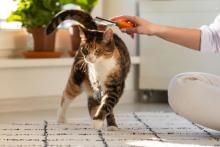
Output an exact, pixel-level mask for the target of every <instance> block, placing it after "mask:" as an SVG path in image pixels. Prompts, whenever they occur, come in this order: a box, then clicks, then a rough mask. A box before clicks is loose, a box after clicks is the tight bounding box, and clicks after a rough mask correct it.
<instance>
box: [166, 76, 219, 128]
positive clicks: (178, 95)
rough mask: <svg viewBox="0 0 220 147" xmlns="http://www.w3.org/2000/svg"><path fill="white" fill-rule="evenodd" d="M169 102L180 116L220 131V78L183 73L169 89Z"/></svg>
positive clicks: (173, 81)
mask: <svg viewBox="0 0 220 147" xmlns="http://www.w3.org/2000/svg"><path fill="white" fill-rule="evenodd" d="M168 97H169V98H168V101H169V104H170V106H171V108H172V109H173V110H174V111H175V112H176V113H177V114H179V115H181V116H183V117H185V118H187V119H189V120H191V121H192V122H195V123H198V124H201V125H203V126H206V127H209V128H212V129H216V130H220V77H218V76H215V75H212V74H207V73H182V74H179V75H177V76H175V77H174V78H173V79H172V80H171V82H170V85H169V87H168Z"/></svg>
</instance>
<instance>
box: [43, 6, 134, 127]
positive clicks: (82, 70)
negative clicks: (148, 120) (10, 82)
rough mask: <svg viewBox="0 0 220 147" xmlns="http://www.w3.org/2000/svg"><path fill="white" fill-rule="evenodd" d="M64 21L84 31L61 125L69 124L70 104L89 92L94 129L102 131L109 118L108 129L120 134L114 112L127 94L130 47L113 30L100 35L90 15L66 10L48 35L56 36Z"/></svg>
mask: <svg viewBox="0 0 220 147" xmlns="http://www.w3.org/2000/svg"><path fill="white" fill-rule="evenodd" d="M64 20H75V21H77V22H79V23H80V24H81V25H82V26H83V27H81V26H79V27H77V28H78V29H79V32H80V37H81V43H80V47H79V50H78V51H77V53H76V55H75V60H74V63H73V66H72V70H71V74H70V76H69V79H68V82H67V85H66V88H65V90H64V92H63V96H62V98H61V103H60V108H59V111H58V122H59V123H64V122H65V113H66V110H67V107H68V106H69V104H70V102H71V101H72V100H73V99H75V97H76V96H78V95H79V94H80V93H81V92H82V91H84V90H85V91H86V93H87V94H88V110H89V113H90V116H91V118H92V119H93V125H94V127H95V128H96V129H101V128H102V126H103V123H104V120H105V118H106V120H107V126H108V129H109V130H117V129H118V127H117V124H116V121H115V117H114V113H113V108H114V106H115V105H116V104H117V103H118V101H119V99H120V97H121V95H122V93H123V89H124V86H125V79H126V76H127V74H128V72H129V69H130V56H129V53H128V50H127V47H126V46H125V44H124V42H123V41H122V40H121V39H120V38H119V37H118V36H117V35H116V34H114V33H113V31H112V29H110V28H109V29H107V30H105V31H99V30H98V29H97V28H98V27H97V24H96V22H95V21H94V20H93V18H92V17H91V16H90V14H88V13H86V12H84V11H80V10H65V11H62V12H61V13H59V14H57V15H56V16H55V17H54V18H53V19H52V21H51V23H50V24H49V25H48V27H47V30H46V33H47V34H50V33H51V32H53V31H54V30H55V29H56V28H57V26H58V25H59V24H60V23H61V22H63V21H64Z"/></svg>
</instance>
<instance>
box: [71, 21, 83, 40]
mask: <svg viewBox="0 0 220 147" xmlns="http://www.w3.org/2000/svg"><path fill="white" fill-rule="evenodd" d="M85 32H86V29H85V28H83V27H82V26H80V25H74V26H73V27H72V31H71V32H70V33H71V35H73V34H74V36H76V37H80V40H81V43H84V42H86V35H85Z"/></svg>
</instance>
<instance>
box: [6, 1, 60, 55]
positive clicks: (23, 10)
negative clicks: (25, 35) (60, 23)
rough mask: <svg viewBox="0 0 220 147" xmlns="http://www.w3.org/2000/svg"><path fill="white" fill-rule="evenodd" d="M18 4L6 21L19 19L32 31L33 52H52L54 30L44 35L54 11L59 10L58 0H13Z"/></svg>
mask: <svg viewBox="0 0 220 147" xmlns="http://www.w3.org/2000/svg"><path fill="white" fill-rule="evenodd" d="M14 1H15V2H17V4H18V6H17V9H16V10H15V11H13V12H12V13H11V15H10V16H9V17H8V18H7V20H8V21H20V22H21V23H22V26H23V27H25V28H27V31H28V32H29V33H32V35H33V40H34V51H35V52H38V53H39V52H41V53H42V52H53V51H54V48H55V34H56V33H55V32H54V33H53V34H52V35H50V36H46V34H45V31H44V30H45V28H46V26H47V24H48V23H49V22H50V20H51V19H52V18H53V17H54V15H55V14H56V13H58V12H59V11H61V7H62V6H61V4H60V2H59V0H14Z"/></svg>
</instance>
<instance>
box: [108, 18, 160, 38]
mask: <svg viewBox="0 0 220 147" xmlns="http://www.w3.org/2000/svg"><path fill="white" fill-rule="evenodd" d="M120 19H122V20H125V21H128V22H131V23H133V24H134V27H123V28H120V30H121V31H122V32H124V33H127V34H129V35H131V36H132V37H133V36H134V34H135V33H136V34H145V35H154V32H155V30H156V26H157V25H156V24H153V23H151V22H149V21H147V20H144V19H142V18H140V17H138V16H117V17H113V18H112V19H111V20H112V21H117V20H120Z"/></svg>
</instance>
